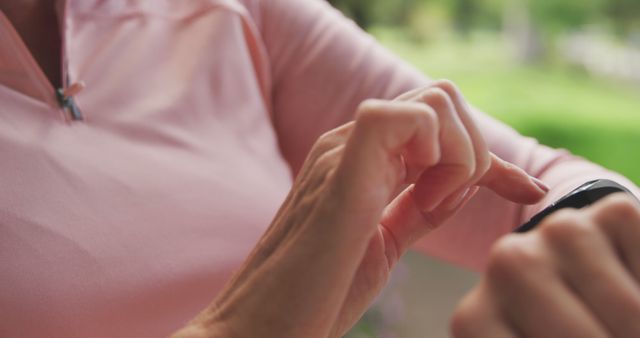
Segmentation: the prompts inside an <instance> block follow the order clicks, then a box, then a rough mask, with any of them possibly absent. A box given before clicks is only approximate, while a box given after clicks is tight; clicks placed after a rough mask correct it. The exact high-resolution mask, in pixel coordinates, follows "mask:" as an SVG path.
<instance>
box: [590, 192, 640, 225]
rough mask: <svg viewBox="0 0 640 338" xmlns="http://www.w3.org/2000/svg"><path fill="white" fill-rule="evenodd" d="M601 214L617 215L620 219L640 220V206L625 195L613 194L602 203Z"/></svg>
mask: <svg viewBox="0 0 640 338" xmlns="http://www.w3.org/2000/svg"><path fill="white" fill-rule="evenodd" d="M599 212H600V213H611V214H615V215H616V216H617V217H618V218H620V219H626V220H639V219H640V206H638V203H637V202H636V201H634V200H633V199H632V197H631V196H628V195H627V194H624V193H619V194H613V195H611V196H608V197H607V198H606V199H605V200H603V201H602V208H601V209H599Z"/></svg>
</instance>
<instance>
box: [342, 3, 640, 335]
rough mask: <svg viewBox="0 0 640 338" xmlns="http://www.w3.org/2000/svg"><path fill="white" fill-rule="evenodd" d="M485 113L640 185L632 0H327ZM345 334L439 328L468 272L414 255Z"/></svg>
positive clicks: (471, 279)
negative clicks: (450, 83)
mask: <svg viewBox="0 0 640 338" xmlns="http://www.w3.org/2000/svg"><path fill="white" fill-rule="evenodd" d="M329 2H330V3H332V4H333V5H334V6H336V7H337V8H339V9H341V10H342V11H343V12H344V13H345V15H347V16H350V17H351V18H353V19H354V20H355V21H356V22H357V23H358V24H359V25H360V26H361V27H363V28H364V29H366V30H367V31H369V32H370V33H371V34H372V35H374V36H375V37H376V38H377V39H378V40H379V41H380V42H381V43H382V44H383V45H385V46H386V47H388V48H389V49H391V50H392V51H394V52H395V53H396V54H398V55H399V56H400V57H402V58H403V59H405V60H407V61H409V62H410V63H412V64H413V65H415V66H416V67H417V68H419V69H420V70H421V71H423V72H424V73H425V74H427V75H429V76H430V77H432V78H447V79H451V80H453V81H454V82H455V83H457V84H458V85H459V86H460V88H461V89H462V91H463V92H464V94H465V96H466V97H467V99H468V100H469V101H470V102H471V103H472V104H473V105H475V106H476V107H478V108H480V109H481V110H483V111H484V112H486V113H488V114H490V115H493V116H495V117H496V118H498V119H500V120H502V121H504V122H506V123H507V124H509V125H511V126H513V127H514V128H516V129H517V130H518V131H519V132H521V133H522V134H524V135H527V136H532V137H535V138H537V139H538V140H539V141H540V142H541V143H543V144H547V145H550V146H553V147H558V148H566V149H569V150H570V151H571V152H573V153H574V154H577V155H580V156H583V157H585V158H587V159H589V160H591V161H593V162H596V163H599V164H601V165H603V166H605V167H607V168H610V169H613V170H615V171H618V172H620V173H622V174H624V175H625V176H627V177H629V178H630V179H632V180H633V181H634V182H635V183H637V184H640V152H639V151H638V149H639V148H640V1H639V0H329ZM405 265H406V267H408V268H407V269H406V270H408V272H407V271H405V272H404V273H402V274H404V275H410V276H408V277H406V278H404V281H403V278H400V280H401V281H400V282H396V283H395V286H393V285H392V286H391V287H390V288H388V289H387V291H386V295H383V296H382V299H383V301H382V302H381V305H380V306H378V307H377V308H376V309H374V310H372V311H370V312H369V313H368V314H367V315H366V316H365V319H364V320H363V321H361V323H360V324H359V325H358V326H357V327H356V329H354V330H353V331H352V332H351V333H350V335H349V337H350V338H356V337H357V338H361V337H389V338H390V337H446V336H448V333H447V318H448V316H449V314H450V313H451V311H452V310H453V308H454V306H455V304H456V302H457V300H458V299H459V298H460V297H461V295H462V294H464V293H465V292H466V291H467V290H468V289H469V288H470V287H471V286H472V285H473V284H474V283H475V282H476V281H477V276H475V275H474V274H472V273H470V272H466V271H463V270H460V269H457V268H454V267H451V266H448V265H446V264H443V263H441V262H437V261H435V260H432V259H429V258H425V257H422V256H419V255H416V254H409V255H408V257H407V258H405Z"/></svg>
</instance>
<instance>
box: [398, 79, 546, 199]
mask: <svg viewBox="0 0 640 338" xmlns="http://www.w3.org/2000/svg"><path fill="white" fill-rule="evenodd" d="M432 87H437V88H440V89H442V90H443V91H445V92H446V93H447V95H448V96H449V97H450V98H451V100H452V102H453V104H454V106H455V109H456V112H457V114H458V115H459V117H460V120H461V121H462V123H463V125H464V127H465V128H466V131H467V133H468V134H469V137H470V139H471V142H472V145H473V147H474V154H475V164H476V166H475V172H474V173H473V174H472V176H471V177H470V178H469V182H468V184H467V185H466V186H464V187H462V188H458V189H457V191H456V192H454V193H453V194H451V195H450V196H449V197H447V198H446V200H444V201H443V202H442V204H445V205H447V204H451V203H452V202H455V201H456V200H459V199H460V198H461V195H463V194H465V192H466V188H468V187H469V186H471V185H473V184H475V183H477V181H479V180H480V179H481V178H482V177H483V176H484V175H485V173H487V172H488V171H491V172H489V176H488V177H486V178H485V179H484V181H485V182H487V181H489V180H492V184H490V185H489V188H490V189H492V190H495V192H496V193H498V194H499V195H501V196H503V197H505V198H507V199H509V200H512V201H514V202H517V203H535V202H537V201H539V200H540V199H541V198H542V197H543V196H544V195H545V193H546V192H547V191H548V190H549V188H548V187H547V186H546V185H545V184H544V183H542V182H541V181H539V180H537V179H535V178H533V177H531V179H528V177H529V175H528V174H526V172H524V171H522V170H517V169H519V168H517V167H515V166H512V165H509V164H508V163H507V162H505V161H502V160H500V159H499V158H497V157H496V156H495V155H493V154H490V153H489V151H488V148H487V145H486V142H485V141H484V138H483V137H482V133H481V132H480V131H479V129H478V127H477V123H475V121H473V114H472V112H471V108H470V106H469V105H468V104H467V102H466V100H465V99H464V97H463V96H462V93H461V92H460V90H459V89H458V88H457V87H456V86H455V85H454V84H453V83H452V82H450V81H448V80H438V81H435V82H434V83H432V84H430V85H429V86H426V87H422V88H417V89H414V90H412V91H410V92H407V93H405V94H403V95H402V96H400V97H398V98H397V100H414V101H415V100H419V99H420V97H421V95H422V94H423V93H424V92H425V91H426V90H428V89H429V88H432ZM441 142H445V141H441ZM512 169H513V170H512ZM502 177H506V178H507V179H506V180H504V179H502ZM532 182H533V183H534V184H533V185H532V184H531V183H532ZM494 187H495V189H493V188H494ZM538 187H539V188H540V189H542V191H543V192H544V193H542V194H541V193H540V189H537V188H538Z"/></svg>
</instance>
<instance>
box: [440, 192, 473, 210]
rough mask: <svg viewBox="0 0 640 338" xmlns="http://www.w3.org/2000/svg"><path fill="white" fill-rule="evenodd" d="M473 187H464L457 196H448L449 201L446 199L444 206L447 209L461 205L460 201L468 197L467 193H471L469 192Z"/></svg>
mask: <svg viewBox="0 0 640 338" xmlns="http://www.w3.org/2000/svg"><path fill="white" fill-rule="evenodd" d="M471 189H472V188H467V189H464V190H462V191H461V192H460V193H459V194H458V195H456V196H455V197H450V198H448V201H444V202H443V203H442V207H443V208H444V209H445V210H453V209H456V208H457V207H458V206H459V205H460V203H462V201H463V200H464V199H465V197H467V195H469V193H470V192H471Z"/></svg>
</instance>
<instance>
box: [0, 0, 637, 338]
mask: <svg viewBox="0 0 640 338" xmlns="http://www.w3.org/2000/svg"><path fill="white" fill-rule="evenodd" d="M61 5H62V7H61V8H63V11H62V13H61V20H62V21H61V22H62V23H63V24H62V34H63V43H64V46H63V51H64V55H63V60H65V62H64V63H65V65H64V69H63V74H65V78H66V79H65V80H64V81H63V82H66V83H69V84H74V83H79V82H80V81H82V82H83V83H85V84H86V88H84V89H83V88H82V86H78V85H76V86H74V87H73V88H71V89H68V90H67V91H66V93H67V94H68V95H74V96H73V100H74V101H75V103H76V104H77V107H78V108H79V112H81V113H82V115H83V116H84V120H81V121H74V120H71V118H70V117H71V116H72V113H73V111H72V110H71V109H63V108H61V107H60V105H59V103H58V101H57V100H56V95H55V91H54V88H53V87H52V85H51V84H50V83H49V82H48V81H47V79H46V77H45V76H44V74H43V72H42V70H41V69H40V68H39V67H38V65H37V64H36V62H35V61H34V59H33V57H32V56H31V55H30V54H29V52H28V50H27V49H26V47H25V45H24V44H23V42H22V41H21V39H20V37H19V36H18V35H17V34H16V32H15V30H14V29H13V28H12V26H11V24H10V23H9V21H8V20H7V19H6V17H5V16H4V15H0V103H1V108H0V154H1V161H2V165H1V167H0V168H1V170H0V187H2V189H1V190H2V192H1V193H0V264H1V265H0V268H1V271H2V272H1V273H0V286H1V287H0V336H2V337H27V336H29V337H45V336H46V337H49V336H56V337H159V336H164V335H167V334H169V333H170V332H172V331H173V330H176V329H177V328H179V327H181V326H182V325H183V324H184V323H185V322H186V321H188V320H189V319H190V318H192V317H193V316H194V315H195V314H196V313H198V312H199V311H200V310H201V309H203V308H204V307H205V306H206V305H207V304H208V303H209V302H210V301H211V300H212V299H213V298H214V296H215V294H216V292H217V291H218V290H219V289H220V287H221V286H222V285H223V283H224V282H225V280H226V279H227V278H228V277H229V275H230V274H231V273H232V271H233V270H234V268H236V267H237V266H238V265H239V264H240V263H241V261H242V260H243V259H244V257H245V256H246V255H247V253H248V252H249V250H251V248H252V247H253V245H254V243H255V242H256V240H257V239H258V237H259V236H260V235H261V233H262V231H263V230H264V229H265V228H266V227H267V226H268V224H269V223H270V220H271V217H272V216H273V215H274V213H275V211H276V209H277V208H278V206H279V204H280V203H281V201H282V200H283V199H284V197H285V194H286V193H287V190H288V189H289V187H290V184H291V177H292V171H293V172H294V173H295V172H296V170H297V169H298V168H299V167H300V164H301V162H302V161H303V159H304V157H305V154H306V152H307V150H308V149H309V147H310V145H311V144H312V143H313V142H314V140H315V139H316V137H317V136H318V135H319V134H321V133H322V132H323V131H326V130H327V129H330V128H333V127H335V126H337V125H339V124H342V123H344V122H345V121H347V120H349V119H350V118H351V116H352V113H353V112H354V110H355V108H356V106H357V105H358V103H359V102H361V101H362V100H363V99H365V98H371V97H378V98H393V97H395V96H396V95H398V94H400V93H402V92H404V91H407V90H409V89H411V88H414V87H417V86H420V85H424V84H425V83H427V81H428V80H427V79H426V78H425V77H424V76H423V75H421V74H420V73H419V72H417V71H416V70H415V69H413V68H412V67H410V66H408V65H407V64H405V63H403V62H401V61H400V60H398V59H397V58H396V57H394V56H392V55H391V54H390V53H388V52H387V51H385V50H384V49H383V48H381V47H380V46H379V45H377V44H376V42H375V41H374V40H373V39H372V38H371V37H369V36H367V35H366V34H364V33H363V32H361V31H360V30H358V29H357V27H356V26H355V25H354V24H353V23H351V22H350V21H348V20H345V19H344V18H343V17H342V16H341V15H340V14H339V13H338V12H337V11H335V10H333V9H331V8H330V7H329V6H328V5H327V4H326V3H325V2H323V1H320V0H244V1H243V2H240V1H237V0H190V1H172V0H154V1H151V0H149V1H142V0H82V1H80V0H75V1H66V2H65V3H62V4H61ZM69 87H72V86H69ZM478 119H479V121H480V123H481V125H482V129H483V131H484V132H485V137H486V138H487V140H488V142H489V144H490V145H491V148H492V150H493V151H494V152H495V153H497V154H498V155H500V156H501V157H503V158H505V159H507V160H509V161H511V162H513V163H515V164H517V165H519V166H522V167H523V168H525V169H526V170H527V171H529V172H530V173H533V174H534V175H536V176H538V177H541V178H542V179H543V180H544V181H546V182H547V183H549V184H550V185H551V186H552V187H554V190H553V191H552V193H551V194H550V196H549V197H548V200H547V201H546V202H548V201H549V200H552V199H555V198H556V197H558V196H560V195H561V194H563V193H564V192H566V191H567V190H569V189H570V188H572V187H574V186H576V185H578V184H580V183H583V182H584V181H586V180H588V179H590V178H594V177H610V178H614V179H616V180H618V181H619V182H623V183H626V184H629V185H630V183H629V182H628V181H626V180H624V179H623V178H622V177H619V176H617V175H615V174H613V173H610V172H607V171H605V170H603V169H602V168H600V167H597V166H595V165H592V164H589V163H587V162H585V161H583V160H581V159H577V158H575V157H572V156H569V155H568V154H567V153H566V152H562V151H556V150H551V149H549V148H546V147H543V146H540V145H538V144H537V143H536V142H535V140H532V139H529V138H524V137H522V136H520V135H518V134H516V133H515V132H514V131H513V130H511V129H510V128H508V127H506V126H504V125H502V124H500V123H499V122H496V121H494V120H493V119H491V118H489V117H488V116H486V115H483V114H481V113H478ZM539 208H540V206H536V207H528V208H523V207H521V206H517V205H514V204H511V203H507V202H505V201H503V200H501V199H500V198H497V197H496V196H494V195H493V194H491V193H489V192H486V191H484V192H481V193H480V194H479V195H478V196H477V197H476V198H475V199H474V200H473V201H472V202H471V203H470V204H469V205H468V207H467V208H466V209H465V210H464V211H463V212H461V213H460V214H459V215H458V216H456V217H455V218H454V219H453V220H452V221H451V222H449V224H446V225H445V226H444V227H443V228H441V229H440V230H437V231H436V233H433V234H431V235H430V236H429V237H428V238H427V239H425V240H424V241H423V242H421V243H420V245H419V248H420V249H422V250H424V251H426V252H429V253H432V254H435V255H438V256H439V257H442V258H444V259H447V260H450V261H452V262H456V263H459V264H463V265H467V266H474V267H481V266H482V263H483V262H484V259H485V257H486V252H487V249H488V248H489V246H490V244H491V243H492V242H493V241H494V240H495V239H496V238H497V237H498V236H500V235H502V234H504V233H506V232H509V231H510V230H511V229H512V228H513V227H515V226H516V225H518V224H519V223H521V222H522V221H523V220H525V219H527V218H528V217H529V216H530V215H532V213H534V212H535V211H536V210H538V209H539Z"/></svg>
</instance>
